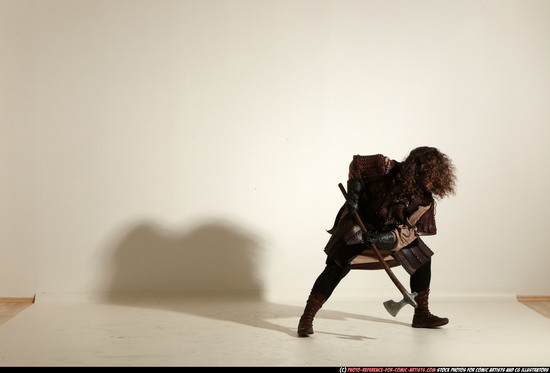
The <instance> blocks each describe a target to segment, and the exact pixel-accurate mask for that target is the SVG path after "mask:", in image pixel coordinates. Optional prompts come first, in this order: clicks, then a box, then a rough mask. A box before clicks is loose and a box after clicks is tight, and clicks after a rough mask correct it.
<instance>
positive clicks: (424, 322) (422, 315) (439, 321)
mask: <svg viewBox="0 0 550 373" xmlns="http://www.w3.org/2000/svg"><path fill="white" fill-rule="evenodd" d="M429 295H430V289H428V290H424V291H421V292H419V293H418V295H417V296H416V298H415V301H416V303H417V304H418V307H416V309H415V310H414V316H413V322H412V326H413V328H436V327H438V326H443V325H446V324H447V323H448V322H449V319H448V318H446V317H444V318H442V317H437V316H435V315H432V314H431V313H430V310H429V309H428V297H429Z"/></svg>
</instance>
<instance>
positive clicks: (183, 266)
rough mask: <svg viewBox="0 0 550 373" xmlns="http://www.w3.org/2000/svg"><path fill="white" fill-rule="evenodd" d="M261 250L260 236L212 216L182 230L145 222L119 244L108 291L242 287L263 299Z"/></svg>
mask: <svg viewBox="0 0 550 373" xmlns="http://www.w3.org/2000/svg"><path fill="white" fill-rule="evenodd" d="M260 251H261V246H260V242H259V239H258V238H257V237H256V236H254V235H253V234H251V233H249V232H246V231H244V230H242V229H240V228H238V227H236V226H235V225H233V224H230V223H228V222H221V221H213V222H208V223H204V224H200V225H198V226H196V227H194V228H192V229H190V230H189V231H183V232H182V231H180V232H175V231H173V230H169V229H166V228H163V227H162V226H160V225H158V224H155V223H141V224H138V225H136V226H134V227H133V228H131V229H130V230H129V231H128V232H127V233H126V234H125V235H124V236H122V237H121V239H120V240H119V241H118V242H117V243H115V245H114V248H113V252H112V265H113V268H112V273H111V277H110V278H109V279H107V284H106V290H107V294H114V293H116V292H170V293H182V294H186V295H217V294H220V293H223V294H231V293H240V294H246V295H247V296H249V297H252V298H255V299H262V297H263V287H262V282H261V280H260V278H259V271H260V268H259V267H260V264H261V263H260V261H261V254H262V253H261V252H260Z"/></svg>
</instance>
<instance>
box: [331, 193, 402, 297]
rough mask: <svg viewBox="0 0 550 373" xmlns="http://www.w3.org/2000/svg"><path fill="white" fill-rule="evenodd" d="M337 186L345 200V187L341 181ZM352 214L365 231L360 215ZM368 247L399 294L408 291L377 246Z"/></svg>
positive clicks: (346, 196) (346, 194) (346, 197)
mask: <svg viewBox="0 0 550 373" xmlns="http://www.w3.org/2000/svg"><path fill="white" fill-rule="evenodd" d="M338 187H339V188H340V191H341V192H342V194H343V195H344V198H345V199H346V200H347V199H348V193H347V192H346V189H345V188H344V186H343V185H342V183H339V184H338ZM353 216H354V218H355V221H356V222H357V224H359V227H360V228H361V229H362V230H363V232H366V231H367V228H365V225H364V224H363V221H362V220H361V217H360V216H359V214H358V213H357V212H355V213H354V214H353ZM365 245H367V243H366V242H365ZM370 248H371V249H372V250H374V253H375V254H376V256H377V257H378V261H379V262H380V264H382V267H384V269H385V270H386V273H387V274H388V276H390V278H391V280H392V281H393V283H394V284H395V286H397V288H398V289H399V291H400V292H401V294H406V293H408V291H407V289H405V287H404V286H403V285H402V284H401V282H399V280H398V279H397V277H395V274H394V273H393V271H392V270H391V268H390V266H388V263H386V261H385V260H384V257H382V254H380V251H378V248H377V247H376V245H374V244H370Z"/></svg>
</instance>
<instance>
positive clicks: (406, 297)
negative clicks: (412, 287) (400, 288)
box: [384, 292, 418, 317]
mask: <svg viewBox="0 0 550 373" xmlns="http://www.w3.org/2000/svg"><path fill="white" fill-rule="evenodd" d="M417 295H418V293H416V292H414V293H412V294H411V293H406V292H405V293H403V299H401V300H400V301H399V302H395V301H393V300H388V301H386V302H384V307H386V310H387V311H388V312H389V313H390V315H392V316H393V317H395V316H397V314H398V313H399V311H401V308H403V307H404V306H406V305H407V304H410V305H411V306H413V307H414V308H416V307H417V304H416V302H415V300H414V298H416V296H417Z"/></svg>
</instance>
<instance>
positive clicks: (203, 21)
mask: <svg viewBox="0 0 550 373" xmlns="http://www.w3.org/2000/svg"><path fill="white" fill-rule="evenodd" d="M549 17H550V2H548V1H546V0H540V1H537V0H516V1H512V0H498V1H497V0H494V1H478V0H473V1H464V0H460V1H386V0H384V1H382V0H380V1H366V0H365V1H342V0H325V1H323V0H195V1H189V0H179V1H178V0H173V1H169V0H115V1H112V0H41V1H32V0H0V48H1V49H0V79H1V80H0V94H1V98H0V126H1V128H0V129H1V136H0V185H1V193H0V297H12V296H16V297H27V296H32V295H33V294H35V293H38V292H95V291H109V290H176V291H179V290H185V291H191V290H194V291H199V292H200V291H210V290H211V291H219V290H224V291H225V290H227V291H229V290H233V289H239V290H242V289H248V290H254V291H256V292H258V293H259V294H262V295H266V296H277V295H281V294H291V293H294V294H298V296H302V297H304V298H305V296H307V293H308V292H309V289H310V287H311V285H312V283H313V281H314V280H315V278H316V276H317V275H318V274H319V273H320V271H321V270H322V268H323V265H324V260H325V255H324V253H323V251H322V249H323V247H324V245H325V243H326V241H327V239H328V234H327V233H326V232H325V230H326V229H328V228H330V227H331V225H332V222H333V219H334V215H335V213H336V211H337V210H338V208H339V206H340V205H341V203H342V196H341V195H340V192H339V190H338V188H337V184H338V183H339V182H344V183H345V181H346V177H347V167H348V164H349V162H350V161H351V157H352V156H353V154H374V153H384V154H386V155H388V156H390V157H391V158H394V159H396V160H402V159H403V158H404V157H405V156H406V155H407V154H408V152H409V151H410V150H411V149H412V148H414V147H416V146H420V145H430V146H436V147H438V148H440V149H441V150H442V151H443V152H445V153H447V154H448V155H449V156H450V157H451V158H452V159H453V160H454V162H455V165H456V167H457V170H458V180H459V183H458V193H457V195H456V196H455V197H453V198H450V199H445V200H442V201H440V202H439V204H438V210H437V222H438V228H439V233H438V235H437V236H435V237H429V238H427V239H426V242H427V243H428V245H429V246H430V247H432V249H433V250H434V251H435V252H436V255H435V256H434V266H433V282H432V286H433V287H434V288H438V289H441V291H443V289H449V290H452V289H459V288H460V289H476V290H479V289H481V290H483V289H492V288H509V289H514V290H515V291H517V293H518V294H520V295H548V294H550V271H548V263H549V262H550V251H549V250H548V244H547V243H546V233H547V231H548V229H549V228H550V227H549V223H548V221H549V220H548V210H549V207H550V197H549V195H548V192H547V190H548V187H549V172H550V171H549V168H548V161H549V160H550V150H549V146H548V145H549V137H550V130H549V128H550V126H549V124H550V105H549V104H550V69H549V68H548V66H550V22H548V21H549ZM396 273H397V275H398V276H399V277H400V278H401V279H402V280H403V281H404V282H408V281H407V280H406V274H405V272H404V271H403V270H402V269H397V270H396ZM392 286H393V285H392V284H391V282H390V281H389V279H388V278H387V277H386V275H385V274H384V272H383V271H377V272H365V271H355V272H353V273H351V274H350V276H349V278H346V279H345V280H344V282H343V283H342V285H341V290H339V291H341V292H342V293H345V292H347V291H361V292H365V293H367V292H368V291H369V290H370V289H379V288H382V289H384V288H392Z"/></svg>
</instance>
